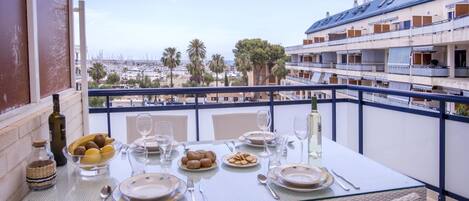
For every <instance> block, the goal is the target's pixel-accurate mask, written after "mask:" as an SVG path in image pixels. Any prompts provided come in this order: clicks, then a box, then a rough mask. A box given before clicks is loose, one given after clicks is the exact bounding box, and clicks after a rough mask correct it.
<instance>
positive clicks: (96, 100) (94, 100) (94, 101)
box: [89, 96, 105, 107]
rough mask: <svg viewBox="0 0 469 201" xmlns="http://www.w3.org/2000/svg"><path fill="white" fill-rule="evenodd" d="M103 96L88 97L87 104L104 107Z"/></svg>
mask: <svg viewBox="0 0 469 201" xmlns="http://www.w3.org/2000/svg"><path fill="white" fill-rule="evenodd" d="M104 102H105V98H104V97H96V96H94V97H90V99H89V105H90V107H104Z"/></svg>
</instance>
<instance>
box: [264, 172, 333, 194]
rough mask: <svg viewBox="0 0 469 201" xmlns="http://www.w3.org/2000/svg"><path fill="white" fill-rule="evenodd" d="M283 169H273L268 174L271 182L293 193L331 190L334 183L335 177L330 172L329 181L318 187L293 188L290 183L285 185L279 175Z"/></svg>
mask: <svg viewBox="0 0 469 201" xmlns="http://www.w3.org/2000/svg"><path fill="white" fill-rule="evenodd" d="M280 170H281V169H280V168H279V167H277V168H274V169H272V170H271V171H269V173H268V177H269V181H270V182H271V183H273V184H275V185H277V186H280V187H282V188H285V189H288V190H291V191H296V192H313V191H319V190H323V189H327V188H329V187H330V186H331V185H332V184H333V183H334V177H333V176H332V175H330V174H329V173H328V172H326V173H325V174H327V179H326V180H325V181H324V182H323V183H320V184H318V185H314V186H310V187H297V186H291V185H290V184H288V183H285V182H284V181H283V180H281V179H280V178H279V177H278V176H277V175H278V174H279V173H278V172H279V171H280Z"/></svg>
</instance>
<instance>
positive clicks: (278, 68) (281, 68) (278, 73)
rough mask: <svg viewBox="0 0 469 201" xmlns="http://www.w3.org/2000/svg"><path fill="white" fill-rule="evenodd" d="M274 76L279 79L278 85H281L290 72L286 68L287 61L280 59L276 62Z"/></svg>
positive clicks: (273, 70)
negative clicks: (281, 81)
mask: <svg viewBox="0 0 469 201" xmlns="http://www.w3.org/2000/svg"><path fill="white" fill-rule="evenodd" d="M272 74H273V75H274V76H275V77H276V78H277V84H280V80H281V79H284V78H285V76H287V75H288V70H287V68H285V60H283V59H279V60H277V61H276V62H275V65H274V67H273V68H272Z"/></svg>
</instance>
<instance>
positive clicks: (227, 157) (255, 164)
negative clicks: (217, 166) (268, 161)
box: [223, 153, 259, 168]
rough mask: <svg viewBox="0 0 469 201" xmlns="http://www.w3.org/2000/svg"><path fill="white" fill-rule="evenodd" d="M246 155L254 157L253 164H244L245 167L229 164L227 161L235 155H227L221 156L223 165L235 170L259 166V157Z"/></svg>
mask: <svg viewBox="0 0 469 201" xmlns="http://www.w3.org/2000/svg"><path fill="white" fill-rule="evenodd" d="M248 154H250V155H252V156H254V157H256V159H257V160H256V162H255V163H248V164H246V165H238V164H234V163H230V162H229V161H228V160H229V159H230V158H231V157H232V156H234V155H236V153H233V154H227V155H225V156H223V163H224V164H225V165H227V166H231V167H236V168H248V167H254V166H257V165H259V157H258V156H256V155H255V154H251V153H248Z"/></svg>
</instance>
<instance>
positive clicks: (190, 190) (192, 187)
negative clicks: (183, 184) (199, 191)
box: [187, 177, 195, 201]
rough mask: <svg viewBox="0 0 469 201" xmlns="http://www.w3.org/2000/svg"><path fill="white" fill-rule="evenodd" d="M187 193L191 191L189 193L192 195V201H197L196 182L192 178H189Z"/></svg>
mask: <svg viewBox="0 0 469 201" xmlns="http://www.w3.org/2000/svg"><path fill="white" fill-rule="evenodd" d="M187 191H189V193H190V194H191V200H192V201H195V194H194V191H195V187H194V181H193V180H192V178H190V177H188V178H187Z"/></svg>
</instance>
